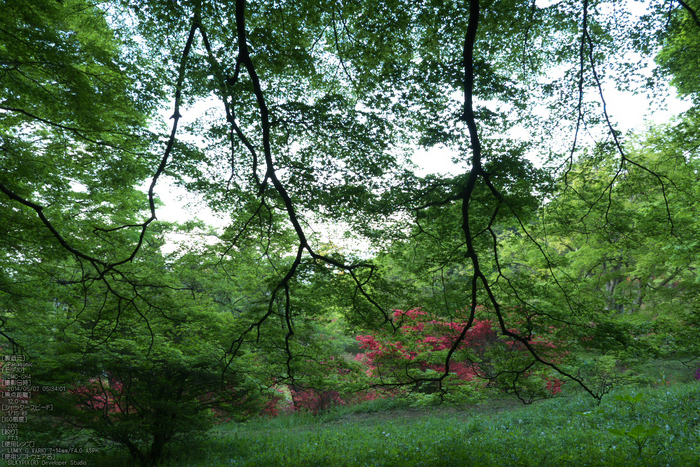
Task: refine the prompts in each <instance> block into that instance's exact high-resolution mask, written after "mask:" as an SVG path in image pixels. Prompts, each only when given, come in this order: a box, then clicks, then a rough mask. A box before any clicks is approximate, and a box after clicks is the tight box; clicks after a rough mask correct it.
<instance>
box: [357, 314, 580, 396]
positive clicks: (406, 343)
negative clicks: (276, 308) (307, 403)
mask: <svg viewBox="0 0 700 467" xmlns="http://www.w3.org/2000/svg"><path fill="white" fill-rule="evenodd" d="M516 318H517V316H516ZM394 321H395V323H397V324H398V326H399V332H397V333H394V334H390V335H382V334H379V333H376V334H367V335H359V336H357V341H358V343H359V344H360V349H361V350H363V351H364V352H363V353H360V354H358V355H357V356H356V357H355V359H356V360H357V361H359V362H361V363H362V364H363V365H365V366H366V368H367V370H366V372H367V374H368V375H370V376H372V377H375V378H378V379H386V378H391V377H394V378H399V379H400V378H404V379H406V375H407V374H409V372H411V373H410V374H411V375H412V378H414V379H415V378H420V374H421V373H426V372H428V371H434V372H438V373H445V371H446V366H445V360H446V356H447V353H448V351H449V350H450V349H451V348H452V347H453V346H455V343H457V341H458V340H459V337H460V335H461V333H462V332H463V330H464V328H465V327H466V326H467V322H466V320H465V321H448V320H445V319H442V318H438V317H434V316H430V315H429V314H428V313H426V312H424V311H422V310H420V309H412V310H408V311H403V310H395V311H394ZM514 322H517V319H516V320H514ZM510 331H511V332H514V333H515V332H516V331H515V330H510ZM554 331H555V330H553V329H551V330H549V332H550V335H543V336H539V337H538V338H537V339H535V338H531V339H529V340H528V341H527V342H528V344H529V345H531V346H532V347H534V348H535V349H536V350H537V351H538V352H540V353H541V354H546V355H547V357H548V358H549V359H550V361H553V362H557V363H558V362H560V361H562V360H563V358H564V357H565V356H566V352H561V351H559V350H558V348H557V345H555V343H554V340H553V338H552V337H551V336H552V335H553V333H554ZM504 355H508V357H507V359H510V360H513V359H514V357H513V356H515V357H527V349H526V347H525V346H524V345H523V344H522V342H520V341H517V340H514V339H512V338H511V339H505V338H502V337H499V336H498V335H497V334H496V332H495V331H494V329H493V325H492V322H491V321H490V320H488V319H486V320H474V321H473V322H472V324H471V327H470V328H469V329H468V330H467V331H466V333H465V334H464V336H463V338H462V339H461V341H460V342H459V344H458V345H457V346H456V347H455V351H454V353H453V355H452V357H451V359H450V363H449V368H448V371H449V373H450V375H451V380H452V381H453V384H456V385H459V384H464V383H466V382H472V381H474V380H475V379H477V378H481V379H482V380H484V381H487V380H488V381H490V380H491V379H493V378H492V375H493V374H494V373H496V371H494V366H495V365H497V364H502V363H503V362H502V361H499V359H500V360H503V359H504V358H503V356H504ZM528 379H530V380H531V381H540V382H538V383H531V385H533V384H541V385H542V386H543V388H542V389H543V390H545V391H547V393H549V394H551V395H557V394H560V393H561V390H562V385H563V384H564V383H563V382H562V381H561V380H559V379H558V378H554V377H544V376H543V375H541V374H536V373H533V372H528V373H525V374H523V375H522V381H527V380H528ZM455 380H456V381H455ZM460 382H462V383H460Z"/></svg>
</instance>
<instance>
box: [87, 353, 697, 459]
mask: <svg viewBox="0 0 700 467" xmlns="http://www.w3.org/2000/svg"><path fill="white" fill-rule="evenodd" d="M646 370H647V374H648V375H654V376H656V377H657V378H656V379H655V381H653V382H651V384H649V385H647V386H645V387H634V386H631V385H623V386H622V387H620V388H617V389H613V390H612V391H611V392H610V393H609V394H608V395H607V396H606V397H605V398H604V399H603V401H602V403H601V404H599V405H598V404H596V401H595V400H594V399H592V398H591V397H590V396H588V395H585V394H583V393H582V392H579V391H578V390H574V388H568V391H564V392H563V393H562V396H561V397H557V398H554V399H549V400H544V401H539V402H535V403H533V404H530V405H522V404H521V403H520V402H519V401H517V400H516V399H514V398H510V397H508V398H506V397H503V396H494V397H491V398H489V399H488V400H487V401H486V402H484V403H483V404H479V405H475V406H466V407H448V406H439V407H432V408H421V409H414V408H411V407H410V406H409V405H410V400H405V399H400V398H394V399H383V400H375V401H371V402H367V403H363V404H361V405H357V406H353V407H336V408H335V409H333V410H331V411H329V412H326V413H324V414H322V415H317V416H313V415H310V414H304V413H296V414H291V415H286V416H280V417H276V418H272V419H263V418H256V419H252V420H249V421H247V422H244V423H225V424H221V425H218V426H217V427H216V428H215V429H214V430H212V431H211V432H210V433H209V434H208V435H207V436H206V437H203V438H200V439H189V440H182V441H181V442H179V443H176V444H173V445H172V446H171V447H170V451H169V453H168V456H167V460H166V463H165V464H164V465H166V466H167V467H175V466H193V467H195V466H197V467H209V466H211V467H213V466H240V467H243V466H246V467H256V466H290V467H292V466H293V467H307V466H308V467H311V466H319V467H321V466H338V467H340V466H347V467H351V466H352V467H355V466H357V467H361V466H377V467H379V466H382V467H389V466H396V467H405V466H472V465H473V466H538V467H541V466H569V465H570V466H683V467H685V466H698V465H700V382H698V381H695V379H694V377H693V375H694V373H693V372H692V371H690V370H687V369H686V370H685V371H684V372H682V371H681V369H679V370H678V371H677V374H674V375H672V376H668V375H666V374H665V371H664V370H662V369H659V368H657V367H653V366H652V367H649V368H647V369H646ZM655 372H656V373H655ZM648 379H649V378H648ZM76 459H77V458H76ZM81 459H85V460H88V462H89V463H91V465H98V466H101V467H102V466H104V467H118V466H119V467H121V466H130V465H131V462H132V461H131V460H130V459H129V458H128V456H127V454H126V453H125V452H124V453H121V452H118V451H111V450H109V449H107V448H103V449H101V452H100V454H97V455H93V456H92V457H82V458H81Z"/></svg>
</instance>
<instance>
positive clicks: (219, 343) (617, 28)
mask: <svg viewBox="0 0 700 467" xmlns="http://www.w3.org/2000/svg"><path fill="white" fill-rule="evenodd" d="M0 11H2V14H1V15H0V83H1V85H0V192H2V193H0V339H1V340H0V347H2V351H3V357H4V362H3V363H4V367H3V369H2V372H3V380H2V385H3V388H2V389H3V392H2V395H3V423H4V425H5V429H6V430H8V431H6V432H3V436H4V437H3V440H4V441H8V442H10V443H16V444H7V445H4V447H10V448H18V447H19V448H22V449H24V448H23V447H22V446H24V447H27V446H28V445H26V444H25V445H22V444H21V443H24V442H25V441H24V440H27V439H31V440H32V443H35V445H32V447H44V446H61V448H56V449H66V450H65V451H62V450H58V451H56V450H54V451H52V452H53V453H54V455H55V453H59V454H60V453H77V451H75V452H74V451H69V449H77V448H76V446H79V447H80V449H81V451H80V454H83V453H88V452H89V451H88V450H92V451H93V452H94V453H98V452H103V453H104V452H109V453H116V452H118V449H123V450H124V451H128V453H129V455H130V456H131V458H133V459H135V460H136V461H138V462H141V463H143V464H157V463H159V462H161V461H162V460H163V459H164V458H165V457H167V453H168V446H170V445H174V444H177V443H178V442H184V441H183V440H189V442H192V440H202V439H205V438H206V437H207V436H210V435H208V434H207V433H211V432H209V431H207V430H209V429H210V428H211V427H212V426H214V424H215V423H221V422H222V421H231V423H232V426H234V427H235V426H237V424H241V423H242V422H243V421H244V420H250V419H254V420H257V417H259V416H261V415H264V416H273V417H274V416H277V417H281V415H283V414H284V413H291V412H307V413H312V414H321V413H323V412H326V411H328V410H330V409H331V408H333V407H339V406H351V405H357V404H361V403H365V404H367V403H368V401H369V402H371V401H382V400H383V401H387V400H399V399H400V400H406V401H408V402H407V404H408V405H412V406H414V407H418V406H420V407H423V406H432V405H434V404H441V403H452V404H457V405H460V406H463V405H464V404H471V405H473V404H477V403H480V402H484V401H487V400H493V399H494V398H496V399H498V400H502V399H503V398H504V397H506V398H510V399H514V400H518V399H519V400H520V401H523V402H526V403H531V402H534V401H537V400H541V399H549V398H562V397H563V396H567V397H584V396H585V397H584V398H585V399H586V400H591V401H593V403H600V402H601V400H603V398H604V396H606V395H607V394H610V395H614V397H615V398H617V399H614V400H616V401H617V402H618V403H620V404H622V405H623V406H625V405H626V406H628V407H629V408H630V410H632V411H633V412H632V413H633V414H634V417H637V418H634V420H636V421H634V420H633V421H632V422H630V423H634V428H632V427H628V428H629V429H623V428H611V429H610V430H609V433H607V435H609V436H618V437H620V439H621V440H622V441H621V442H630V446H633V447H634V448H635V449H638V455H639V457H638V458H635V459H640V458H641V460H642V461H643V462H649V465H656V464H655V463H654V462H655V460H649V459H651V458H648V457H644V456H645V455H646V451H644V449H645V447H646V446H647V443H648V442H650V440H651V439H652V437H653V436H660V435H657V434H656V433H657V431H659V429H660V428H659V426H662V422H654V423H658V424H660V425H659V426H656V425H650V424H648V423H647V424H644V423H646V422H644V423H642V422H641V421H640V420H639V417H638V413H637V412H634V410H635V407H637V406H638V405H639V403H640V402H641V401H642V400H643V398H644V397H646V396H641V395H620V394H617V395H615V393H614V391H615V388H617V387H623V386H624V387H630V386H629V385H636V386H638V387H640V386H643V385H647V384H649V383H651V382H652V381H651V379H650V378H649V377H647V376H645V374H644V373H643V372H642V371H641V368H642V366H643V365H645V364H647V363H648V362H654V361H664V362H671V361H673V362H681V363H683V364H684V365H686V367H685V368H686V373H687V375H688V376H687V380H688V381H689V380H691V379H692V378H693V376H692V375H695V371H696V369H697V371H698V375H697V378H698V379H700V369H698V367H700V363H698V360H697V356H698V353H699V352H700V349H699V348H698V347H699V342H700V340H699V339H698V325H699V324H700V314H699V312H700V277H699V276H698V266H699V264H698V261H699V259H698V258H700V216H699V215H698V214H699V213H700V212H699V211H698V206H699V204H698V199H699V198H700V183H699V182H700V180H699V178H698V177H699V172H698V170H699V169H700V152H699V147H700V136H699V133H698V129H699V128H700V73H699V70H700V19H699V15H700V3H698V2H697V1H690V0H687V1H680V0H678V1H675V0H672V1H671V0H668V1H667V0H664V1H660V0H658V1H657V0H652V1H649V2H641V3H640V2H634V1H617V0H606V1H594V0H576V1H573V0H572V1H569V0H562V1H559V2H545V1H539V0H535V1H529V2H524V1H510V0H502V1H486V0H465V1H460V2H453V1H450V0H417V1H403V0H382V1H374V0H373V1H365V0H353V1H349V0H348V1H345V0H342V1H341V0H334V1H325V0H314V1H307V0H299V1H296V2H284V1H277V0H270V1H245V0H235V1H234V0H230V1H229V0H143V1H127V0H123V1H122V0H106V1H100V0H0ZM618 90H622V91H626V92H628V93H636V94H639V95H645V96H647V99H648V102H649V104H648V105H649V110H650V112H651V113H653V112H654V111H656V110H657V109H661V108H663V107H664V106H665V105H666V104H667V103H668V102H669V100H670V97H669V96H672V95H674V94H675V93H677V94H678V96H679V98H681V99H682V100H683V101H684V102H685V106H684V109H685V110H684V111H683V112H682V113H680V114H678V115H676V116H675V117H674V118H672V119H671V120H669V121H668V122H666V123H657V124H651V123H650V124H648V125H647V126H646V127H645V128H635V129H632V130H626V131H623V130H621V128H627V127H628V126H627V125H626V120H628V119H631V118H632V116H631V115H629V110H628V109H627V108H626V104H625V102H624V101H620V100H616V101H614V102H613V101H612V100H610V98H609V95H610V94H611V93H614V92H617V91H618ZM634 118H635V119H637V118H638V116H636V115H635V116H634ZM419 150H427V151H428V154H437V153H436V152H434V151H449V153H450V154H452V155H453V159H454V164H455V166H456V167H460V168H461V169H459V170H461V171H460V172H457V171H456V170H455V171H454V172H453V173H452V174H438V173H427V174H426V173H425V170H423V168H420V167H418V166H416V165H415V164H414V163H413V162H412V157H413V156H414V154H415V153H416V151H419ZM436 157H437V156H436ZM175 193H183V194H186V197H187V199H188V200H190V202H191V205H190V211H189V212H186V211H182V213H181V214H180V217H179V219H178V222H165V221H162V220H159V215H160V214H159V213H161V212H163V209H164V203H168V202H171V203H172V201H171V200H172V199H173V198H174V196H175ZM198 215H199V217H200V218H206V219H216V221H214V222H210V223H209V224H207V223H206V222H204V221H201V220H198V219H197V216H198ZM16 361H22V362H25V363H26V364H27V365H28V366H27V368H28V369H27V370H26V371H25V372H24V373H22V372H19V373H13V372H12V371H14V370H12V371H11V370H8V368H10V367H11V366H8V362H16ZM22 374H24V376H26V377H22V376H19V375H22ZM664 379H665V378H664ZM21 381H25V383H26V384H23V383H22V382H21ZM625 385H627V386H625ZM694 391H696V392H695V393H693V394H694V395H688V394H689V393H688V394H686V395H685V396H683V395H679V396H678V398H679V399H678V400H680V399H682V398H683V397H685V399H683V400H684V401H685V402H684V404H685V406H687V407H691V408H690V409H688V411H685V412H684V414H685V415H688V414H689V415H688V416H689V417H690V418H688V421H687V426H684V427H683V428H682V429H681V428H678V430H679V431H678V433H686V435H683V436H688V437H689V438H687V442H688V445H692V444H697V443H696V441H697V439H696V438H697V437H700V408H698V407H697V401H698V400H699V396H698V395H697V390H694ZM640 394H641V393H640ZM666 394H667V396H666V399H665V400H666V403H667V404H671V402H669V401H670V400H671V399H670V397H671V396H669V394H671V392H667V393H666ZM679 394H680V393H679ZM684 394H685V393H684ZM674 397H675V396H674ZM577 400H578V399H577ZM385 403H386V402H385ZM576 404H585V403H584V402H576ZM693 404H695V405H693ZM572 407H573V406H572ZM576 407H577V408H575V409H574V408H572V409H570V410H572V411H574V412H575V413H580V414H583V413H584V409H582V408H581V407H583V405H581V406H578V405H577V406H576ZM664 407H666V409H663V410H668V411H672V410H676V409H674V408H668V407H676V408H677V405H675V406H674V405H672V404H671V405H668V407H667V406H664ZM562 410H564V409H562ZM566 410H569V409H566ZM562 413H563V412H562ZM572 413H573V412H572ZM585 413H590V412H585ZM606 413H613V411H612V409H610V410H609V412H606ZM668 413H670V412H668ZM685 415H684V416H685ZM13 417H14V418H13ZM18 417H19V419H18ZM679 417H680V415H679ZM613 418H614V416H613ZM582 420H583V419H582ZM669 420H670V419H669ZM679 420H680V418H679ZM684 420H685V419H684ZM522 422H523V421H522V419H520V423H522ZM250 423H252V422H250ZM256 423H257V422H256ZM474 423H476V422H472V425H473V426H474V427H476V428H474V433H477V432H480V430H482V429H485V428H484V426H485V425H483V424H481V425H478V426H476V425H474ZM484 423H485V422H484ZM542 423H544V422H542ZM650 423H651V422H650ZM663 423H666V422H663ZM684 423H685V422H684ZM472 425H470V426H472ZM582 425H585V423H583V424H582ZM665 426H666V427H667V429H666V431H667V432H669V433H670V432H671V430H672V429H675V428H674V426H675V425H673V423H672V422H670V421H669V422H668V423H667V424H666V425H665ZM232 429H236V428H232ZM450 429H451V428H450ZM459 429H460V430H463V427H462V428H459ZM468 429H471V428H468ZM426 430H427V431H426ZM445 430H448V428H445ZM635 430H636V431H635ZM423 431H426V432H430V430H429V429H428V428H425V429H424V430H423ZM448 431H449V430H448ZM615 431H617V432H615ZM460 433H462V432H461V431H460ZM542 433H543V436H544V431H543V432H542ZM674 433H675V432H674ZM687 433H690V434H687ZM384 434H385V435H386V432H384ZM386 436H389V435H386ZM669 436H670V435H669ZM673 436H676V435H673ZM678 436H679V437H681V438H682V436H681V435H680V434H679V435H678ZM693 436H695V437H696V438H693ZM494 439H495V438H494ZM679 439H680V438H679ZM683 439H686V438H683ZM500 442H503V441H499V443H500ZM684 442H685V441H684ZM17 443H19V444H17ZM235 443H236V442H234V441H230V442H229V443H228V444H227V445H228V446H229V448H227V449H232V450H238V451H241V452H243V451H245V449H246V448H245V447H244V446H243V445H236V446H237V447H232V446H234V445H235ZM669 443H671V441H669ZM545 444H546V443H545ZM674 446H675V445H674ZM19 448H18V449H19ZM22 449H19V450H15V451H11V450H6V452H5V454H3V455H14V454H17V455H19V454H22V453H23V451H22ZM82 449H85V450H86V451H84V452H83V451H82ZM396 449H398V451H397V452H401V453H402V454H401V455H404V454H405V452H407V451H406V450H405V449H404V448H401V447H399V448H396ZM427 449H428V448H427V447H426V452H427ZM484 449H485V451H484V452H486V451H488V450H489V448H484ZM523 449H525V448H523ZM663 449H665V450H666V451H663V452H666V453H667V455H668V456H671V454H670V453H671V452H672V449H671V448H670V447H668V446H667V447H666V448H663ZM688 449H690V448H688ZM268 451H270V452H272V451H274V448H273V449H270V448H267V449H261V450H260V452H258V453H257V454H256V455H259V456H262V455H267V454H266V453H267V452H268ZM443 451H444V450H443ZM691 451H692V450H691ZM392 452H393V451H392ZM444 452H447V451H444ZM606 452H608V454H606V455H613V454H610V453H611V452H612V451H606ZM634 452H635V453H636V452H637V451H634ZM659 452H662V448H659V451H658V452H657V455H658V453H659ZM673 452H675V451H673ZM684 452H685V451H684ZM688 452H689V453H688ZM688 452H686V453H685V454H673V455H674V456H675V455H677V456H680V457H678V459H680V460H678V461H677V463H676V464H673V465H691V464H689V463H685V462H686V460H688V459H692V458H693V456H695V459H697V453H696V452H694V451H692V452H690V451H688ZM114 455H116V454H114ZM251 455H252V454H251ZM295 455H301V454H299V453H298V452H297V454H295ZM398 455H399V454H397V456H398ZM445 455H447V454H445ZM536 455H537V453H530V454H527V456H530V457H529V458H530V459H534V458H536ZM615 455H617V454H615ZM620 455H622V454H620ZM635 455H636V454H635ZM327 456H331V455H330V454H328V455H327ZM387 456H389V450H386V454H385V455H383V457H382V456H379V457H380V458H388V457H387ZM527 456H526V457H527ZM683 456H686V457H683ZM330 458H331V457H326V458H325V459H326V460H325V461H316V460H313V461H311V460H309V461H308V462H309V464H308V465H316V464H313V463H312V462H321V463H322V464H323V463H324V462H326V463H327V462H330V461H329V460H328V459H330ZM545 458H547V456H544V454H543V459H545ZM4 459H5V460H8V462H11V461H14V460H16V459H18V458H12V457H4ZM46 459H52V458H46ZM232 459H233V458H232ZM445 459H447V458H445ZM475 459H476V457H474V458H472V460H473V462H475V463H476V464H475V465H490V464H488V462H490V461H488V460H483V459H482V461H480V462H481V463H478V462H477V460H475ZM561 459H562V458H560V459H559V461H561ZM609 459H612V460H609V462H617V463H618V464H617V465H623V464H621V463H620V462H623V460H620V459H622V458H620V459H618V460H615V459H617V458H613V457H611V458H609ZM625 459H626V458H625ZM654 459H661V457H659V458H654ZM462 460H463V461H464V458H462ZM569 461H570V462H574V461H575V459H574V458H572V459H570V460H569ZM217 462H218V461H217ZM236 462H237V461H236ZM241 462H242V461H241ZM258 462H262V461H259V460H258ZM284 462H287V461H282V460H279V459H278V460H274V461H273V460H268V461H265V462H263V463H262V464H261V463H258V464H257V465H263V464H265V463H268V465H273V464H274V463H278V464H279V465H286V464H284ZM290 462H291V461H290ZM342 462H345V461H342ZM347 462H348V463H347V464H342V463H341V461H339V460H335V461H333V462H332V463H331V464H333V465H395V464H391V463H388V464H383V463H375V464H368V463H364V464H363V463H361V462H360V461H357V462H358V463H357V464H353V463H352V462H350V461H347ZM353 462H355V461H353ZM362 462H365V461H362ZM377 462H379V461H377ZM387 462H388V461H387ZM392 462H394V461H392ZM396 462H399V461H396ZM410 462H413V461H410V460H404V461H401V462H399V463H397V464H396V465H456V464H452V463H450V462H451V461H450V460H443V461H440V462H443V463H442V464H441V463H439V462H437V463H436V462H431V463H427V464H418V463H415V464H411V463H410ZM416 462H417V461H416ZM426 462H427V461H426ZM465 462H466V461H465ZM493 462H506V461H493ZM513 462H514V463H512V464H511V465H526V464H523V463H520V464H517V463H515V461H513ZM518 462H521V461H518ZM562 462H563V461H562ZM602 462H603V463H602V464H600V465H610V464H607V462H608V461H602ZM688 462H690V461H688ZM230 463H231V464H232V465H233V464H235V465H256V464H255V463H252V464H236V463H235V462H233V460H231V462H230ZM331 464H327V465H331ZM8 465H15V464H8ZM16 465H19V464H16ZM102 465H106V464H102ZM183 465H195V464H193V463H188V464H183ZM202 465H204V464H202ZM207 465H208V464H207ZM212 465H223V464H221V463H219V464H216V463H215V464H212ZM295 465H307V464H304V463H303V462H301V463H299V462H296V463H295ZM461 465H468V464H461ZM499 465H508V464H507V463H502V464H499ZM540 465H545V464H542V463H540ZM559 465H564V464H559ZM589 465H599V464H595V463H591V464H589ZM635 465H638V464H635ZM658 465H661V464H658ZM663 465H666V463H664V464H663Z"/></svg>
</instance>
